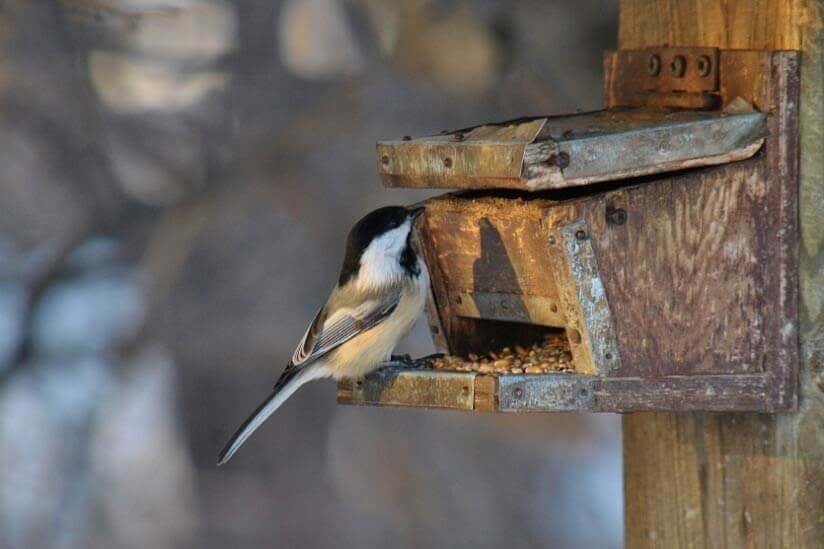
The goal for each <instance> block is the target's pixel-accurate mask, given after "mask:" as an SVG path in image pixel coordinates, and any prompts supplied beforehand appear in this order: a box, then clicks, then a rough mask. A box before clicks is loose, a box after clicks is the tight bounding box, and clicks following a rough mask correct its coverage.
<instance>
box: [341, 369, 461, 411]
mask: <svg viewBox="0 0 824 549" xmlns="http://www.w3.org/2000/svg"><path fill="white" fill-rule="evenodd" d="M476 375H477V374H475V373H474V372H433V371H421V370H403V369H400V368H382V369H380V370H378V371H376V372H374V373H372V374H369V375H368V376H366V377H364V378H363V379H360V380H357V381H355V382H354V383H353V385H352V404H380V405H384V406H417V407H425V408H450V409H455V410H472V409H474V404H475V376H476Z"/></svg>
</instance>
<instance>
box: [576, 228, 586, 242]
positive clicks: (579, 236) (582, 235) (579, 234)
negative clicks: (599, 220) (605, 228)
mask: <svg viewBox="0 0 824 549" xmlns="http://www.w3.org/2000/svg"><path fill="white" fill-rule="evenodd" d="M575 238H577V239H578V240H586V239H587V232H586V231H585V230H583V229H578V230H577V231H575Z"/></svg>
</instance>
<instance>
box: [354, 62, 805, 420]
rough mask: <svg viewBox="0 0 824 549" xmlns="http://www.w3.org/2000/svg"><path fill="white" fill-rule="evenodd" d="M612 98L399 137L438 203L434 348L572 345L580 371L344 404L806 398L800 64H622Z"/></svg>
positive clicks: (415, 174)
mask: <svg viewBox="0 0 824 549" xmlns="http://www.w3.org/2000/svg"><path fill="white" fill-rule="evenodd" d="M604 65H605V74H606V78H605V96H606V105H605V109H604V110H601V111H598V112H592V113H583V114H574V115H568V116H546V117H534V118H525V119H519V120H513V121H509V122H503V123H496V124H485V125H481V126H476V127H472V128H466V129H461V130H456V131H447V132H443V133H442V134H440V135H436V136H432V137H423V138H416V139H409V138H405V139H402V140H395V141H382V142H380V143H378V146H377V156H378V160H377V167H378V172H379V174H380V177H381V179H382V181H383V184H384V185H386V186H388V187H410V188H445V189H453V190H458V191H459V192H455V193H453V194H446V195H444V196H440V197H437V198H434V199H431V200H429V201H427V203H426V205H427V211H426V214H425V216H424V217H423V222H422V223H421V226H420V229H419V234H418V238H417V245H418V246H419V248H420V249H421V251H422V253H423V255H424V257H425V259H426V262H427V265H428V266H429V269H430V272H431V275H432V294H431V299H430V300H429V303H428V318H429V324H430V328H431V331H432V335H433V338H434V340H435V342H436V345H437V346H438V347H439V348H440V350H441V351H442V352H444V353H448V354H452V355H457V356H461V357H470V356H483V355H487V354H488V353H490V352H491V351H492V352H494V351H496V350H500V349H502V348H504V347H509V348H515V347H516V346H518V347H520V348H529V347H530V346H531V345H533V344H535V343H536V342H539V341H541V340H542V339H543V338H544V337H546V335H547V334H556V335H557V336H560V337H562V338H563V341H564V342H565V344H566V348H567V351H568V354H569V356H570V357H571V361H570V367H569V368H568V370H569V371H564V372H550V373H538V374H530V373H525V372H519V373H511V372H508V371H503V372H482V371H452V372H450V371H445V370H443V369H438V370H434V369H431V368H427V367H426V366H427V364H422V367H421V368H417V369H409V368H399V367H398V368H392V367H390V368H386V369H383V370H381V371H379V372H378V373H376V374H373V375H371V376H368V377H367V378H365V379H363V380H359V381H356V382H342V383H341V384H340V385H339V390H338V400H339V402H341V403H344V404H370V405H398V406H420V407H436V408H453V409H463V410H476V411H517V412H526V411H562V410H564V411H600V412H628V411H636V410H667V411H684V410H695V411H758V412H775V411H787V410H792V409H794V407H795V406H796V403H797V394H796V392H797V388H796V385H797V383H796V376H797V370H798V366H797V282H796V277H797V245H798V227H797V223H798V221H797V218H798V207H797V186H798V181H797V162H798V94H799V56H798V54H797V53H796V52H788V51H755V50H722V49H717V48H648V49H642V50H620V51H616V52H612V53H609V54H608V55H607V56H606V57H605V63H604Z"/></svg>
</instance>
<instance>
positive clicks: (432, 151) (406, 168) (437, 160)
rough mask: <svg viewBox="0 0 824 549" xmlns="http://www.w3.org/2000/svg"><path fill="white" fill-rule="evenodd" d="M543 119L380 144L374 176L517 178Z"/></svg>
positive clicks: (479, 127)
mask: <svg viewBox="0 0 824 549" xmlns="http://www.w3.org/2000/svg"><path fill="white" fill-rule="evenodd" d="M545 123H546V118H537V119H532V120H525V121H512V122H505V123H501V124H489V125H485V126H478V127H476V128H469V129H467V130H464V131H457V132H452V133H448V134H443V135H436V136H432V137H422V138H419V139H408V140H400V141H382V142H379V143H378V145H377V153H378V173H379V174H380V175H381V176H382V177H384V176H392V175H400V176H405V177H416V176H430V177H451V176H455V175H461V176H465V177H477V178H490V177H491V178H495V177H503V178H515V179H517V178H519V177H520V176H521V167H522V164H523V160H524V152H525V149H526V146H527V145H528V144H529V143H532V142H533V141H534V140H535V138H536V137H537V135H538V133H539V132H540V131H541V129H542V128H543V126H544V124H545Z"/></svg>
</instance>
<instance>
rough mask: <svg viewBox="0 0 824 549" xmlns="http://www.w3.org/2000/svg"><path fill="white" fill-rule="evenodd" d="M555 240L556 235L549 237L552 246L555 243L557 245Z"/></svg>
mask: <svg viewBox="0 0 824 549" xmlns="http://www.w3.org/2000/svg"><path fill="white" fill-rule="evenodd" d="M555 242H556V240H555V237H554V236H550V237H549V245H550V246H554V245H555Z"/></svg>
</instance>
